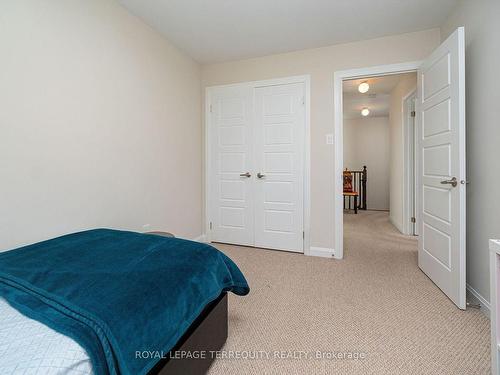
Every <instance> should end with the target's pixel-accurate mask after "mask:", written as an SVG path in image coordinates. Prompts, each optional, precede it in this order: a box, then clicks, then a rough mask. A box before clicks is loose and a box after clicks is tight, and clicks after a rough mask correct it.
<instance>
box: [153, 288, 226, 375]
mask: <svg viewBox="0 0 500 375" xmlns="http://www.w3.org/2000/svg"><path fill="white" fill-rule="evenodd" d="M227 334H228V323H227V293H222V294H221V295H220V296H219V297H218V298H217V299H216V300H215V301H213V302H212V303H210V304H209V305H208V306H207V307H205V309H204V310H203V311H202V313H201V314H200V315H199V316H198V318H197V319H196V320H195V321H194V322H193V324H191V326H190V327H189V329H188V330H187V331H186V333H185V334H184V335H183V336H182V337H181V339H180V340H179V341H178V342H177V344H176V345H175V346H174V347H173V348H172V350H171V351H170V353H176V352H177V353H186V352H191V353H204V356H203V357H202V358H178V357H179V355H178V356H176V355H175V354H174V356H173V357H172V356H169V358H165V359H162V360H161V361H160V362H158V363H157V365H156V366H155V367H154V368H153V369H152V370H151V371H150V372H149V373H148V375H177V374H179V375H202V374H205V373H206V372H207V370H208V368H209V367H210V365H211V364H212V362H213V361H214V359H215V358H216V356H215V355H213V352H216V351H218V350H220V349H221V348H222V347H223V346H224V343H225V342H226V339H227ZM211 352H212V353H211Z"/></svg>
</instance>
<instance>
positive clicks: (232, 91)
mask: <svg viewBox="0 0 500 375" xmlns="http://www.w3.org/2000/svg"><path fill="white" fill-rule="evenodd" d="M211 98H212V100H211V109H210V110H211V113H210V116H211V121H210V126H211V128H210V130H209V133H210V141H209V142H210V148H211V150H210V153H211V168H210V169H211V170H210V174H211V175H210V176H207V177H206V178H207V179H208V180H209V181H210V182H211V186H210V190H211V192H212V193H211V200H212V202H210V204H211V212H212V217H211V229H212V231H211V239H212V241H214V242H224V243H231V244H238V245H248V246H253V244H254V200H253V191H252V185H253V179H254V178H255V176H254V174H253V170H254V168H253V155H252V148H253V145H252V139H253V134H252V127H253V111H254V109H253V88H251V87H245V86H238V87H225V88H219V89H216V90H214V91H213V92H212V94H211Z"/></svg>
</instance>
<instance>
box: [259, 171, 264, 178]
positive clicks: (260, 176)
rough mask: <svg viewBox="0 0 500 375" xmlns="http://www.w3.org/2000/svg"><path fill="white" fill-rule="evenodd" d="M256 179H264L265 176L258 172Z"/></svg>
mask: <svg viewBox="0 0 500 375" xmlns="http://www.w3.org/2000/svg"><path fill="white" fill-rule="evenodd" d="M257 177H258V178H264V177H266V175H265V174H262V173H260V172H259V173H257Z"/></svg>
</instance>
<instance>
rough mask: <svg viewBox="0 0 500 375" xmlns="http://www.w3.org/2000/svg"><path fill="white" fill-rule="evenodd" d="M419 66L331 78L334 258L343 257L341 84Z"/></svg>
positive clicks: (338, 74)
mask: <svg viewBox="0 0 500 375" xmlns="http://www.w3.org/2000/svg"><path fill="white" fill-rule="evenodd" d="M420 65H421V62H420V61H413V62H407V63H401V64H389V65H379V66H373V67H368V68H360V69H349V70H342V71H337V72H335V73H334V76H333V106H334V113H335V118H334V127H335V133H334V143H335V174H334V187H335V189H334V192H335V199H334V202H335V204H334V210H335V211H334V217H335V222H334V225H335V228H334V233H335V258H336V259H342V258H343V256H344V243H343V242H344V238H343V237H344V218H343V203H342V190H343V187H342V184H343V183H342V169H343V164H344V156H343V152H344V145H343V139H342V137H343V135H342V134H343V121H344V111H343V108H342V107H343V104H342V82H343V81H344V80H347V79H355V78H360V77H363V78H364V77H372V76H383V75H390V74H398V73H406V72H413V71H416V70H417V69H418V68H419V67H420Z"/></svg>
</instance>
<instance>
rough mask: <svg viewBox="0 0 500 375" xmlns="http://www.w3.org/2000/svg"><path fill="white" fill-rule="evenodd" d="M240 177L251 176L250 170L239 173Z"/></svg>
mask: <svg viewBox="0 0 500 375" xmlns="http://www.w3.org/2000/svg"><path fill="white" fill-rule="evenodd" d="M240 177H246V178H249V177H252V175H251V174H250V172H246V173H241V174H240Z"/></svg>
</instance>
